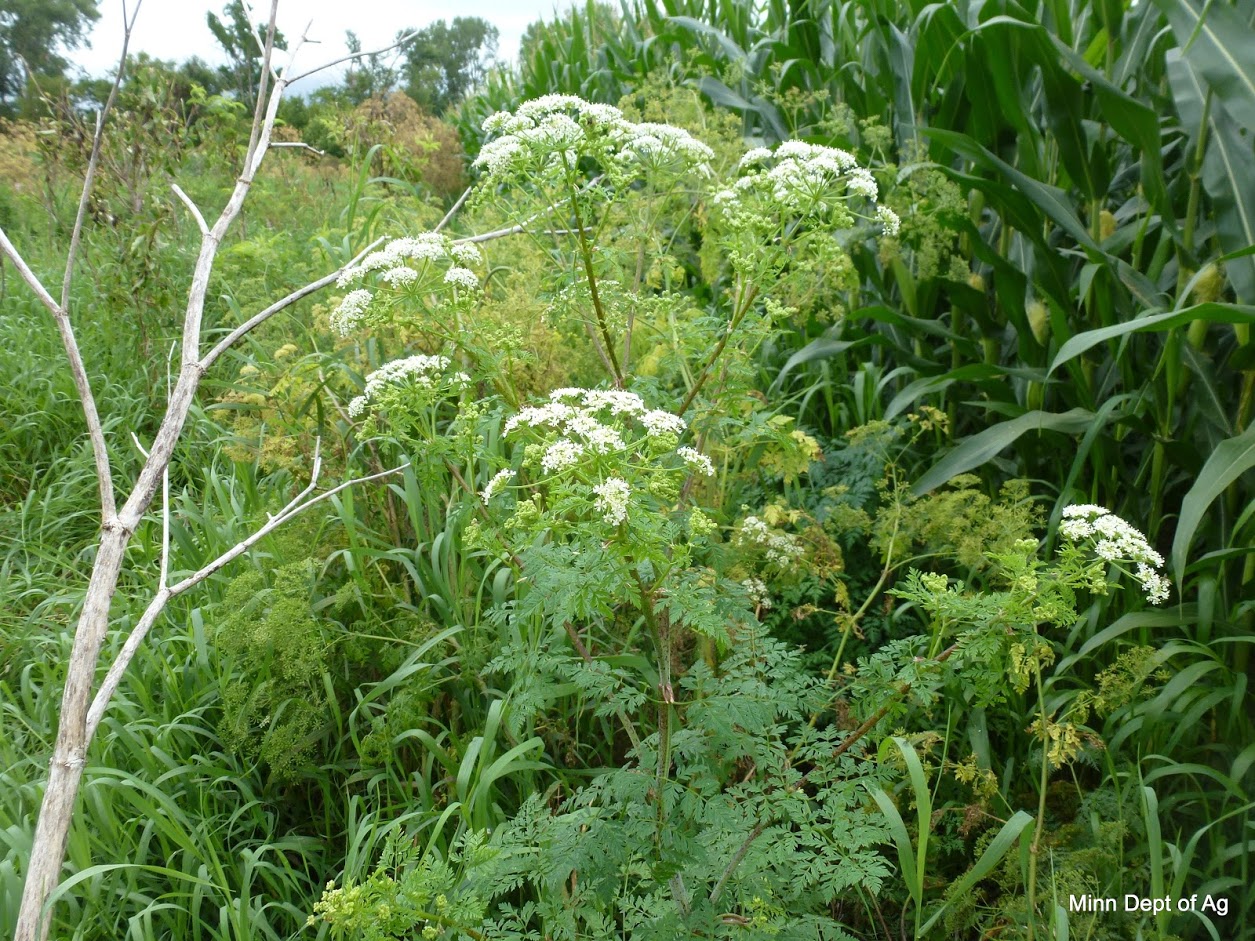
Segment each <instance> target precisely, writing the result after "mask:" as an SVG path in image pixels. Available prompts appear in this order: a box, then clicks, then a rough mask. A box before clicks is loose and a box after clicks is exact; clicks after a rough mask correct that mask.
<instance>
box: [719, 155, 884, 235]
mask: <svg viewBox="0 0 1255 941" xmlns="http://www.w3.org/2000/svg"><path fill="white" fill-rule="evenodd" d="M737 169H738V173H739V176H738V177H737V180H736V182H734V183H733V184H732V186H731V187H729V188H727V189H723V190H720V191H719V192H717V193H716V194H715V207H716V209H717V210H718V212H719V214H720V216H721V217H722V218H723V220H724V223H725V224H726V225H727V226H728V227H729V228H731V229H733V230H755V229H758V228H761V227H763V226H770V225H775V224H776V220H778V219H779V218H781V217H784V218H795V219H803V220H807V221H810V222H813V223H814V222H823V223H825V224H826V225H827V226H829V227H831V228H849V227H851V226H852V225H853V224H854V221H855V219H857V218H864V219H869V220H874V221H876V222H878V223H879V224H880V225H881V227H882V229H883V230H884V233H885V234H886V235H897V234H898V228H899V225H900V222H899V219H898V217H897V215H896V214H895V213H894V212H893V210H891V209H889V208H888V207H887V206H878V205H877V204H876V200H877V199H878V198H879V196H880V190H879V187H878V186H877V184H876V180H875V179H874V178H873V177H872V175H871V173H870V172H869V171H868V170H867V169H866V168H864V167H860V166H859V165H858V161H856V160H855V159H854V155H853V154H851V153H849V152H848V151H845V150H841V149H839V148H836V147H823V146H820V145H818V144H807V143H805V142H803V141H785V142H784V143H783V144H781V145H780V146H779V147H777V148H776V149H775V150H774V151H772V150H769V149H768V148H766V147H755V148H754V149H753V150H751V151H750V152H749V153H747V154H746V155H745V156H744V157H742V158H741V162H740V164H739V166H738V168H737ZM864 210H866V211H864Z"/></svg>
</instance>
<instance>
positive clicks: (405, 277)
mask: <svg viewBox="0 0 1255 941" xmlns="http://www.w3.org/2000/svg"><path fill="white" fill-rule="evenodd" d="M482 261H483V256H482V255H481V254H480V252H479V249H478V248H476V247H475V246H474V245H472V244H471V243H469V242H466V243H459V242H453V241H451V240H450V239H449V238H448V237H447V236H444V235H441V234H439V233H438V232H422V233H420V234H418V235H414V236H407V237H406V238H399V239H393V240H392V241H391V242H389V243H388V244H386V245H385V246H384V247H383V248H381V249H379V250H378V251H374V252H371V253H370V254H369V255H367V256H366V257H365V258H363V259H362V260H361V262H360V263H359V264H357V265H354V266H352V267H351V268H346V269H344V271H343V272H341V273H340V277H339V278H337V279H336V286H337V287H339V288H347V287H349V286H351V285H353V284H356V283H357V282H359V281H361V280H362V279H363V278H365V277H366V276H367V275H368V274H371V273H375V272H377V273H378V274H379V279H380V280H381V281H382V282H383V283H385V284H387V285H388V286H389V287H392V288H401V287H408V286H409V285H412V284H414V283H415V282H417V281H418V280H419V279H420V277H422V275H423V274H424V273H425V272H426V271H427V269H428V267H429V266H430V265H433V264H440V263H447V264H449V265H450V267H449V268H448V270H447V271H446V272H445V274H444V283H445V284H449V285H452V286H454V287H457V288H460V289H462V290H465V291H473V290H475V289H476V288H477V287H479V276H478V275H477V274H475V272H473V271H471V270H470V268H468V267H466V266H467V265H474V264H478V263H480V262H482ZM373 300H374V294H373V293H372V292H371V291H369V290H367V289H366V288H357V289H355V290H353V291H350V292H349V294H347V295H346V296H345V298H344V300H342V301H341V302H340V305H339V306H338V307H337V308H336V309H335V311H333V312H332V314H331V326H332V327H334V328H335V329H336V330H338V331H339V332H340V333H341V334H342V335H348V334H349V333H350V332H351V331H352V330H354V329H355V328H356V327H358V326H359V325H360V324H361V322H362V319H363V317H364V316H365V314H366V311H367V308H368V307H369V306H370V304H371V302H372V301H373Z"/></svg>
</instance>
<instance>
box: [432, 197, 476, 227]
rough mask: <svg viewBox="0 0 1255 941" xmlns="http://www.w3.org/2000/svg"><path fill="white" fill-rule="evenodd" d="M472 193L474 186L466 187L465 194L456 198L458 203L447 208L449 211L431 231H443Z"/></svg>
mask: <svg viewBox="0 0 1255 941" xmlns="http://www.w3.org/2000/svg"><path fill="white" fill-rule="evenodd" d="M474 191H475V187H474V186H468V187H467V188H466V190H465V192H463V193H462V195H461V196H459V197H458V201H457V202H456V203H454V204H453V205H452V206H450V207H449V211H448V212H446V213H445V214H444V218H443V219H441V220H440V222H439V223H438V224H437V225H436V228H435V229H434V230H433V231H436V232H440V231H442V230H443V229H444V227H445V226H447V225H448V224H449V223H450V222H452V221H453V217H454V216H456V215H457V214H458V210H459V209H461V208H462V204H463V203H465V202H466V201H467V199H469V198H470V195H471V193H473V192H474Z"/></svg>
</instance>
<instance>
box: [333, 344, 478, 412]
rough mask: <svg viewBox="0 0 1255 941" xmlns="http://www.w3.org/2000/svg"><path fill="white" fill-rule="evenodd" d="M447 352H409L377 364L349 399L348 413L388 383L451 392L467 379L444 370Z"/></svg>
mask: <svg viewBox="0 0 1255 941" xmlns="http://www.w3.org/2000/svg"><path fill="white" fill-rule="evenodd" d="M448 369H449V357H447V356H421V355H420V356H409V357H406V358H405V359H395V360H393V361H392V362H390V363H385V364H384V365H382V366H380V367H379V368H378V369H376V370H375V371H374V372H372V373H371V374H370V375H369V376H367V377H366V386H365V388H364V389H363V390H362V394H361V395H359V396H357V398H355V399H353V401H352V402H350V403H349V417H351V418H358V417H360V416H361V415H362V414H364V413H365V411H366V409H367V407H368V406H370V405H371V404H372V403H373V402H376V401H378V399H379V396H380V393H381V392H383V391H384V390H385V389H387V388H388V387H390V386H401V385H410V386H412V387H417V388H419V389H423V390H426V391H433V392H435V391H438V392H441V393H448V392H454V391H456V390H458V389H460V388H462V387H463V386H465V385H467V384H469V383H470V381H471V377H470V376H468V375H467V374H466V373H464V372H452V373H450V372H448Z"/></svg>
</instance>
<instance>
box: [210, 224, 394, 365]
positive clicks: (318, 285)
mask: <svg viewBox="0 0 1255 941" xmlns="http://www.w3.org/2000/svg"><path fill="white" fill-rule="evenodd" d="M383 241H384V239H382V238H379V239H375V241H373V242H371V243H370V244H369V245H367V246H366V247H365V248H363V249H362V250H361V251H360V252H358V253H357V255H356V256H355V257H354V258H353V260H352V261H350V262H348V263H346V264H345V265H343V266H342V267H340V268H337V269H336V270H335V271H333V272H331V274H329V275H324V276H323V277H321V278H319V279H318V280H317V281H311V282H310V283H309V284H307V285H305V286H304V287H303V288H298V289H297V290H295V291H293V292H292V293H291V294H289V295H288V296H287V297H285V298H283V299H282V300H279V301H275V303H273V304H271V305H270V306H269V307H267V308H266V309H265V310H263V311H261V312H259V313H257V314H254V315H253V316H252V317H250V318H249V319H248V320H246V321H244V323H242V324H240V325H239V326H238V327H236V328H235V329H234V330H232V331H231V332H230V333H229V334H227V335H226V336H225V337H224V338H223V339H222V340H220V341H219V342H218V344H217V345H216V346H215V347H214V348H213V349H211V350H210V351H209V352H208V353H206V354H205V355H204V357H203V358H202V359H201V361H200V370H201V372H202V373H203V372H204V371H205V370H207V369H208V368H209V367H210V366H212V365H213V364H214V362H216V361H217V359H218V357H220V356H221V355H222V354H223V353H225V352H226V351H227V350H228V349H229V348H230V347H231V346H233V345H234V344H235V343H236V341H238V340H239V339H240V338H241V337H243V336H244V335H245V334H247V333H249V332H250V331H252V330H254V329H256V328H257V327H258V326H260V325H261V324H263V323H265V322H266V321H267V320H269V319H270V318H271V317H273V316H274V315H275V314H277V313H279V312H280V311H282V310H285V309H287V308H288V307H291V306H292V305H293V304H295V303H296V302H297V301H299V300H301V299H302V298H305V297H308V296H309V295H311V294H313V293H314V292H316V291H321V290H322V289H323V288H325V287H327V285H329V284H333V283H334V282H335V281H336V280H337V279H338V278H339V277H340V275H341V274H342V273H343V272H344V271H345V270H346V269H348V268H352V267H353V266H354V265H356V264H357V263H358V262H359V261H361V260H362V259H363V258H365V257H366V256H367V255H368V254H370V253H371V252H372V251H374V250H375V249H376V248H378V247H379V245H381V244H382V243H383Z"/></svg>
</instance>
